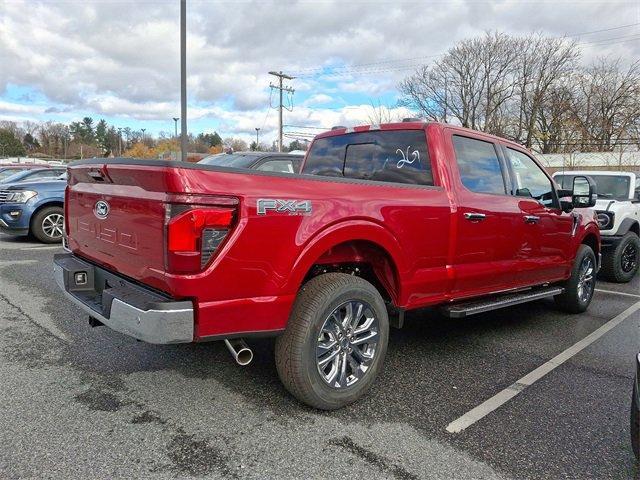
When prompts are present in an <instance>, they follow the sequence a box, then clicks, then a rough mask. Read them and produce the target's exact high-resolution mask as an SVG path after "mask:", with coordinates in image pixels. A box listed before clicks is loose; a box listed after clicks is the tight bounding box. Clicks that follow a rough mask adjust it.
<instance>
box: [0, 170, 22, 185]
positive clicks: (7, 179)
mask: <svg viewBox="0 0 640 480" xmlns="http://www.w3.org/2000/svg"><path fill="white" fill-rule="evenodd" d="M28 173H29V170H22V171H20V172H17V173H16V172H13V173H12V174H11V175H8V176H6V177H4V178H2V179H0V183H12V182H19V181H20V180H22V178H23V177H25V176H26V175H27V174H28Z"/></svg>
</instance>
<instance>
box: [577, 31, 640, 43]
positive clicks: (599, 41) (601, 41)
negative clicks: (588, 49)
mask: <svg viewBox="0 0 640 480" xmlns="http://www.w3.org/2000/svg"><path fill="white" fill-rule="evenodd" d="M639 35H640V33H633V34H631V35H623V36H621V37H612V38H603V39H600V40H594V41H592V42H580V43H578V44H577V45H597V44H599V43H605V42H610V41H614V40H621V39H625V38H631V37H635V38H637V37H638V36H639ZM635 38H632V39H635Z"/></svg>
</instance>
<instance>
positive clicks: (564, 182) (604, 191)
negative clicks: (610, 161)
mask: <svg viewBox="0 0 640 480" xmlns="http://www.w3.org/2000/svg"><path fill="white" fill-rule="evenodd" d="M576 176H580V175H556V176H555V177H553V178H554V180H555V181H556V182H558V185H560V187H561V188H564V189H568V190H571V189H572V188H573V179H574V178H575V177H576ZM589 176H590V177H591V178H593V181H594V182H596V189H597V190H596V191H597V192H598V198H607V199H611V200H629V187H630V185H631V177H627V176H623V175H593V174H589Z"/></svg>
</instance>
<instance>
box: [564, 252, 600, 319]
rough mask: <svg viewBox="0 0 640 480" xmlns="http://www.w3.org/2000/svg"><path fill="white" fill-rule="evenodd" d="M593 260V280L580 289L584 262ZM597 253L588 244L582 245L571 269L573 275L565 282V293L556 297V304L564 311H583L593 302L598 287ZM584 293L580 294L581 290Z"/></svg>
mask: <svg viewBox="0 0 640 480" xmlns="http://www.w3.org/2000/svg"><path fill="white" fill-rule="evenodd" d="M587 261H589V262H591V265H592V268H593V271H592V273H591V274H590V277H591V281H590V283H589V285H586V284H583V288H582V290H580V283H581V274H582V268H583V264H585V262H587ZM597 265H598V263H597V261H596V255H595V254H594V253H593V250H591V247H589V246H588V245H580V248H578V253H577V254H576V259H575V261H574V263H573V268H572V269H571V277H569V280H567V281H566V282H565V284H564V289H565V290H564V293H561V294H560V295H556V296H555V297H554V299H555V301H556V304H557V305H558V306H559V307H560V308H561V309H562V310H564V311H566V312H569V313H582V312H584V311H585V310H586V309H587V308H588V307H589V304H590V303H591V299H592V298H593V292H594V290H595V288H596V268H597ZM581 291H582V292H583V295H580V292H581Z"/></svg>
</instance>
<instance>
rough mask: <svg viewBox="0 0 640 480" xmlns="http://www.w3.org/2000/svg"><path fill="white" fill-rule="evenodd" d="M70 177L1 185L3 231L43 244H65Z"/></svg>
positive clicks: (0, 220) (0, 198) (1, 230)
mask: <svg viewBox="0 0 640 480" xmlns="http://www.w3.org/2000/svg"><path fill="white" fill-rule="evenodd" d="M66 186H67V174H66V172H65V173H63V174H62V175H58V178H56V179H51V178H48V179H43V178H40V179H39V180H35V181H32V182H17V183H11V184H2V185H0V232H3V233H7V234H9V235H28V234H31V235H33V236H34V237H35V238H37V239H38V240H40V241H41V242H44V243H57V242H60V241H62V232H63V230H64V211H63V204H64V189H65V187H66Z"/></svg>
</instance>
